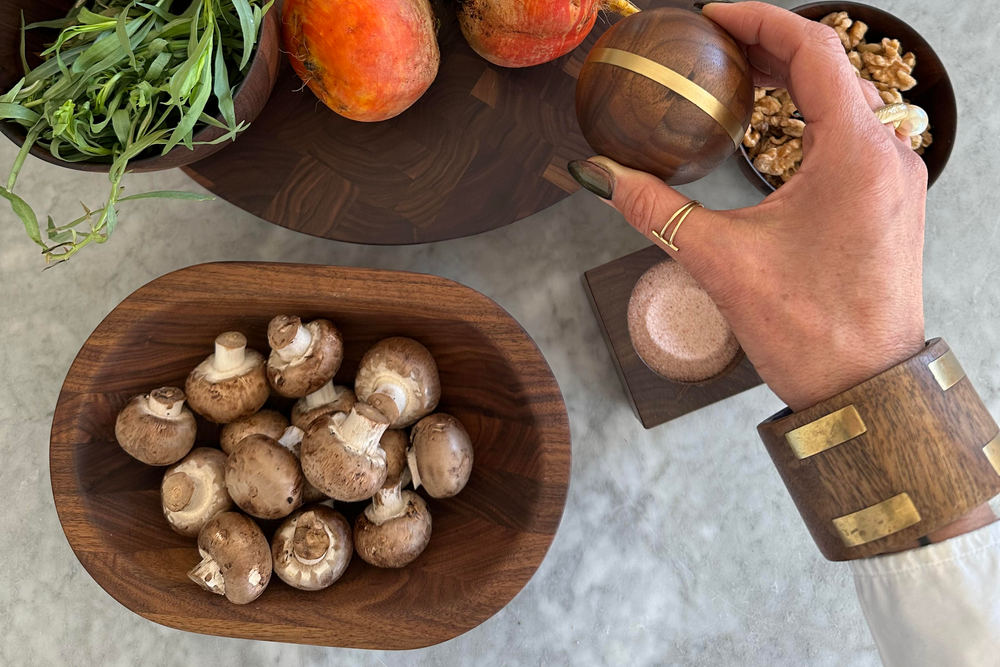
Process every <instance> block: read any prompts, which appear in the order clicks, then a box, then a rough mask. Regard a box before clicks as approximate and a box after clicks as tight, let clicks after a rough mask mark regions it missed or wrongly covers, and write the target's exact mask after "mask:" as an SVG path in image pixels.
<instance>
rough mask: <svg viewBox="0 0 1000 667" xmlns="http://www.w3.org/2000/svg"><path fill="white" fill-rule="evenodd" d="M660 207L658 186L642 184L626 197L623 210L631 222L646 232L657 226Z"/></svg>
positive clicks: (623, 213)
mask: <svg viewBox="0 0 1000 667" xmlns="http://www.w3.org/2000/svg"><path fill="white" fill-rule="evenodd" d="M660 208H661V206H660V197H659V193H658V192H657V191H656V188H654V187H652V186H650V185H640V186H639V187H636V188H634V189H632V190H631V191H630V192H629V193H628V195H627V196H626V197H625V199H624V201H623V202H622V207H621V212H622V215H624V216H625V219H626V220H628V221H629V224H631V225H632V226H633V227H635V228H637V229H638V230H640V231H641V232H643V233H644V234H645V233H648V232H649V231H650V230H651V229H653V227H655V226H656V224H657V222H658V220H659V215H660Z"/></svg>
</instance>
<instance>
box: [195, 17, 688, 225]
mask: <svg viewBox="0 0 1000 667" xmlns="http://www.w3.org/2000/svg"><path fill="white" fill-rule="evenodd" d="M434 4H435V10H436V12H437V14H438V17H439V19H440V21H441V28H440V32H439V34H438V41H439V43H440V47H441V69H440V71H439V72H438V76H437V79H436V80H435V81H434V84H433V85H432V86H431V88H430V89H429V90H428V91H427V93H426V94H425V95H424V96H423V97H422V98H421V99H420V100H419V101H418V102H417V103H416V104H415V105H414V106H412V107H411V108H410V109H408V110H407V111H406V112H404V113H403V114H402V115H400V116H397V117H396V118H393V119H391V120H388V121H384V122H381V123H358V122H355V121H350V120H347V119H345V118H342V117H340V116H338V115H337V114H335V113H333V112H332V111H330V110H329V109H327V108H326V107H325V106H323V104H322V103H320V102H319V101H318V100H317V99H316V97H315V96H314V95H313V94H312V93H311V92H310V91H309V90H308V89H307V88H303V86H302V82H301V81H300V80H299V79H298V77H296V76H295V73H294V72H292V69H291V67H290V66H289V65H288V63H287V62H286V63H284V64H283V66H282V70H281V73H280V75H279V78H278V83H277V84H276V85H275V87H274V92H273V94H272V96H271V99H270V101H269V102H268V104H267V107H266V108H265V109H264V111H263V113H261V114H260V116H259V117H258V118H257V119H256V120H255V121H254V122H253V124H252V125H251V127H250V129H249V130H248V131H247V132H245V133H244V134H243V135H242V136H241V137H240V138H239V139H238V140H237V141H236V143H234V144H233V145H232V146H229V147H228V148H226V149H225V150H223V151H220V152H219V153H217V154H215V155H214V156H212V157H210V158H208V159H205V160H202V161H200V162H197V163H196V164H193V165H190V166H188V167H186V169H185V171H187V173H188V174H189V175H190V176H192V177H193V178H194V179H195V180H197V181H198V182H199V183H200V184H201V185H203V186H204V187H205V188H207V189H208V190H211V191H212V192H214V193H215V194H217V195H219V196H220V197H222V198H224V199H227V200H229V201H230V202H232V203H233V204H236V205H237V206H239V207H240V208H242V209H244V210H246V211H249V212H250V213H253V214H254V215H256V216H258V217H261V218H263V219H265V220H269V221H270V222H273V223H275V224H278V225H281V226H283V227H288V228H289V229H294V230H296V231H300V232H305V233H307V234H313V235H315V236H322V237H325V238H329V239H336V240H339V241H352V242H355V243H370V244H406V243H424V242H428V241H441V240H444V239H451V238H458V237H462V236H469V235H472V234H478V233H479V232H484V231H488V230H490V229H496V228H497V227H502V226H504V225H507V224H510V223H511V222H514V221H515V220H519V219H521V218H524V217H526V216H529V215H531V214H532V213H536V212H538V211H540V210H542V209H544V208H546V207H548V206H550V205H552V204H554V203H556V202H557V201H559V200H560V199H562V198H563V197H565V196H566V195H568V194H570V193H572V192H575V191H576V189H577V184H576V182H575V181H574V180H573V179H572V178H571V177H570V176H569V174H568V173H567V172H566V163H567V162H568V161H569V160H572V159H576V158H583V157H587V156H589V155H590V154H591V149H590V148H589V147H588V146H587V142H586V141H585V140H584V139H583V136H582V135H581V134H580V130H579V127H578V126H577V122H576V114H575V112H574V96H575V90H576V75H577V74H578V72H579V70H580V67H581V66H582V64H583V60H584V58H585V56H586V54H587V51H588V49H589V48H590V46H591V45H593V43H594V42H595V41H596V40H597V38H598V37H599V36H600V35H601V34H602V33H603V32H604V30H605V29H606V28H607V27H608V26H610V25H611V22H612V21H613V20H614V18H615V17H611V16H608V15H604V14H602V15H601V16H599V17H598V19H597V25H596V26H595V28H594V30H593V31H592V33H591V34H590V36H589V37H588V38H587V40H585V41H584V43H583V44H582V45H581V46H580V47H578V48H577V49H576V50H575V51H573V52H572V53H569V54H567V55H566V56H563V57H562V58H560V59H558V60H555V61H553V62H550V63H546V64H544V65H539V66H537V67H529V68H525V69H504V68H501V67H496V66H494V65H491V64H490V63H488V62H486V61H485V60H483V59H482V58H480V57H479V56H478V55H476V53H475V52H474V51H472V49H471V48H469V46H468V44H466V42H465V39H464V38H463V37H462V33H461V31H460V30H459V27H458V22H457V20H456V19H455V15H454V11H453V9H452V7H451V3H450V2H441V1H440V0H439V1H438V2H435V3H434ZM636 4H637V5H639V6H640V7H643V8H645V7H649V6H658V5H664V4H680V5H684V6H688V7H690V6H691V3H690V2H684V3H668V2H664V1H662V0H652V1H651V0H638V1H637V2H636Z"/></svg>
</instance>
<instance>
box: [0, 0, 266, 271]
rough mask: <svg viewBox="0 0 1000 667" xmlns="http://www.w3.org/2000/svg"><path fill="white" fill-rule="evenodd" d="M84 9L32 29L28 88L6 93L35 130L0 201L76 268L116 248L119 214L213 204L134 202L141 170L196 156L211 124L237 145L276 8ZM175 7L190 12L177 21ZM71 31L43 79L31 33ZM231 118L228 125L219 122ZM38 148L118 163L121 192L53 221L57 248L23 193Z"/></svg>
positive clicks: (21, 120) (49, 55)
mask: <svg viewBox="0 0 1000 667" xmlns="http://www.w3.org/2000/svg"><path fill="white" fill-rule="evenodd" d="M81 4H82V3H77V6H75V7H74V9H72V10H71V11H70V13H69V15H68V16H67V17H66V18H64V19H59V20H56V21H45V22H41V23H32V24H30V25H23V21H22V29H21V61H22V65H23V67H24V73H25V74H24V78H22V79H21V80H20V81H18V82H17V83H16V84H14V86H13V88H11V89H10V90H8V91H7V92H6V93H4V94H3V95H0V120H5V121H10V122H14V123H17V124H19V125H21V126H23V127H24V128H25V130H26V132H27V136H26V138H25V141H24V143H23V144H22V145H21V150H20V151H19V152H18V154H17V157H16V158H15V160H14V164H13V166H12V167H11V170H10V175H9V176H8V178H7V182H6V184H5V185H3V186H0V197H3V198H4V199H6V200H7V201H8V202H10V205H11V207H12V209H13V211H14V213H15V214H16V215H17V216H18V218H20V220H21V222H22V223H23V224H24V229H25V231H26V232H27V233H28V236H29V237H30V238H31V240H32V241H34V242H35V243H36V244H38V245H39V246H41V248H42V252H43V254H44V256H45V259H46V262H61V261H65V260H67V259H69V258H70V257H72V256H73V255H75V254H76V253H77V252H79V251H80V250H81V249H82V248H84V247H86V246H87V245H89V244H90V243H93V242H96V243H104V242H105V241H107V240H108V238H109V237H110V236H111V234H112V232H114V230H115V227H116V226H117V224H118V204H121V203H124V202H128V201H135V200H137V199H149V198H169V199H190V200H204V199H209V197H205V196H203V195H200V194H195V193H187V192H177V191H170V190H160V191H155V192H144V193H141V194H135V195H131V196H122V191H123V187H122V179H123V177H124V175H125V173H126V171H127V170H128V164H129V161H131V160H134V159H136V158H138V157H146V156H149V155H154V154H157V153H159V154H161V155H165V154H166V153H168V152H169V151H170V150H171V149H173V148H174V147H176V146H180V145H183V146H186V147H187V148H189V149H191V148H193V147H194V145H195V142H194V139H193V138H194V134H195V132H196V130H199V129H201V127H202V126H203V124H207V125H211V126H214V127H218V128H221V129H223V130H225V131H226V132H225V133H224V134H223V135H222V136H220V137H219V138H217V139H216V140H214V141H213V142H211V143H219V142H223V141H228V140H231V139H234V138H235V137H236V135H237V134H238V133H239V132H241V131H243V130H244V129H245V128H246V123H243V122H240V123H237V121H236V111H235V107H234V104H233V91H234V89H235V88H236V87H237V86H238V85H239V84H240V83H241V82H242V81H243V78H244V75H245V74H246V70H247V69H248V67H249V64H250V59H251V55H252V54H253V51H254V48H255V46H256V44H257V38H258V36H259V33H260V26H261V23H262V21H263V17H264V14H265V13H266V12H267V11H268V9H269V8H270V7H271V4H272V3H271V2H267V3H263V2H260V1H258V0H190V1H189V2H184V1H183V0H181V1H179V2H175V0H150V1H149V2H139V1H137V0H96V1H93V2H89V3H87V5H88V6H86V7H84V6H80V5H81ZM174 5H176V6H177V9H178V10H179V13H174V12H173V9H174ZM37 28H54V29H56V30H59V35H58V37H57V38H56V40H55V42H54V43H53V44H52V45H51V46H49V47H48V48H47V49H46V50H45V51H43V52H42V53H41V58H42V63H41V64H40V65H38V66H37V67H35V68H34V69H31V68H29V67H28V62H27V58H26V55H25V33H26V31H27V30H31V29H37ZM216 114H217V115H218V116H219V117H221V119H222V120H221V121H220V120H219V119H218V118H216V116H215V115H216ZM35 145H38V146H41V147H43V148H45V149H46V150H48V151H49V152H50V153H51V154H52V155H53V156H54V157H55V158H57V159H59V160H62V161H65V162H79V161H97V162H100V161H106V162H107V163H109V164H110V170H109V172H108V179H109V180H110V181H111V191H110V193H109V195H108V197H107V200H106V201H105V202H104V205H103V206H102V207H100V208H97V209H93V210H91V209H89V208H87V207H86V206H85V205H84V213H83V215H81V216H80V217H78V218H76V219H75V220H71V221H69V222H67V223H65V224H61V225H57V224H55V222H54V221H53V220H52V217H51V216H49V217H48V224H47V226H46V229H45V238H44V239H43V237H42V230H41V228H40V227H39V222H38V216H37V214H36V213H35V211H34V210H33V209H32V207H31V206H30V205H29V204H28V203H27V202H26V201H25V200H24V199H22V198H21V197H19V196H18V195H16V194H15V193H14V186H15V184H16V183H17V177H18V174H19V173H20V171H21V168H22V166H23V165H24V161H25V158H26V157H27V156H28V152H29V151H30V150H31V148H32V147H33V146H35Z"/></svg>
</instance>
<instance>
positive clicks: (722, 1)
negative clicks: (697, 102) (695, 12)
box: [694, 0, 733, 9]
mask: <svg viewBox="0 0 1000 667" xmlns="http://www.w3.org/2000/svg"><path fill="white" fill-rule="evenodd" d="M731 4H733V3H732V0H713V1H712V2H696V3H694V8H695V9H705V5H731Z"/></svg>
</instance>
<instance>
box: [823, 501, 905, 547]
mask: <svg viewBox="0 0 1000 667" xmlns="http://www.w3.org/2000/svg"><path fill="white" fill-rule="evenodd" d="M919 522H920V512H918V511H917V508H916V506H915V505H914V504H913V501H912V500H910V496H909V495H908V494H906V493H900V494H899V495H896V496H893V497H892V498H889V499H888V500H883V501H882V502H880V503H879V504H877V505H872V506H871V507H866V508H865V509H863V510H858V511H857V512H853V513H852V514H845V515H844V516H841V517H837V518H836V519H834V520H833V525H834V527H835V528H836V529H837V532H838V533H840V539H841V540H843V541H844V544H845V545H846V546H848V547H857V546H861V545H862V544H867V543H869V542H874V541H875V540H880V539H882V538H883V537H888V536H889V535H892V534H894V533H898V532H899V531H901V530H903V529H904V528H909V527H910V526H912V525H913V524H915V523H919Z"/></svg>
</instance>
